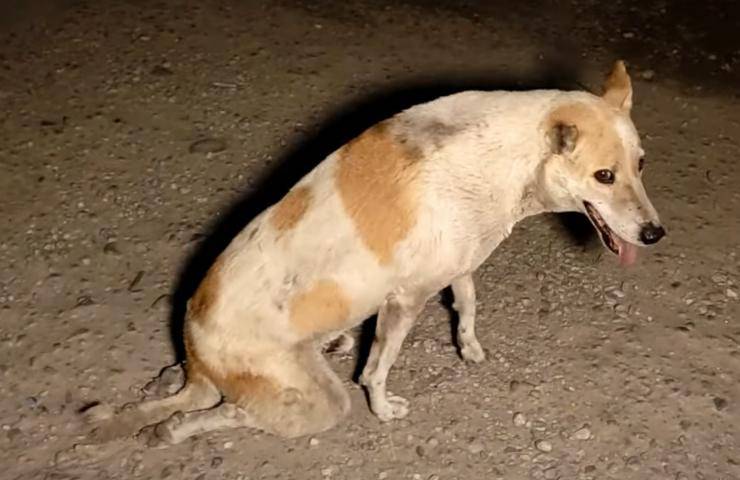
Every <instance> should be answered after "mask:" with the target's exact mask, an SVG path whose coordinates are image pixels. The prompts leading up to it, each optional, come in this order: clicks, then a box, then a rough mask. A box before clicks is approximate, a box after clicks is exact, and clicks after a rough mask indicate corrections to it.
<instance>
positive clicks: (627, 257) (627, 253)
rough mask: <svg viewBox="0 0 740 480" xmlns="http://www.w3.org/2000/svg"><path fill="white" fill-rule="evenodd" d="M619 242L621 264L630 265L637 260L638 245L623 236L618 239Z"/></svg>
mask: <svg viewBox="0 0 740 480" xmlns="http://www.w3.org/2000/svg"><path fill="white" fill-rule="evenodd" d="M617 243H618V244H619V264H620V265H622V266H623V267H628V266H630V265H632V264H633V263H635V260H637V247H636V246H634V245H632V244H631V243H629V242H625V241H624V240H622V239H621V238H620V239H619V240H617Z"/></svg>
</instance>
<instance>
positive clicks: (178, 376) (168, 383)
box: [142, 364, 185, 398]
mask: <svg viewBox="0 0 740 480" xmlns="http://www.w3.org/2000/svg"><path fill="white" fill-rule="evenodd" d="M184 384H185V369H184V368H183V367H182V365H180V364H176V365H171V366H169V367H166V368H163V369H162V371H161V372H160V373H159V375H158V376H157V377H156V378H154V379H152V380H151V381H150V382H149V383H147V384H146V385H144V388H142V391H143V392H144V394H145V395H147V396H155V397H160V398H161V397H166V396H169V395H173V394H175V393H176V392H177V391H178V390H180V389H181V388H182V387H183V385H184Z"/></svg>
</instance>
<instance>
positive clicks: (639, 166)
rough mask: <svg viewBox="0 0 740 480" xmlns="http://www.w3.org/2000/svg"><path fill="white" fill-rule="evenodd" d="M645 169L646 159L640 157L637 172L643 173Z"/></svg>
mask: <svg viewBox="0 0 740 480" xmlns="http://www.w3.org/2000/svg"><path fill="white" fill-rule="evenodd" d="M643 168H645V157H640V161H639V162H637V170H638V171H640V172H642V169H643Z"/></svg>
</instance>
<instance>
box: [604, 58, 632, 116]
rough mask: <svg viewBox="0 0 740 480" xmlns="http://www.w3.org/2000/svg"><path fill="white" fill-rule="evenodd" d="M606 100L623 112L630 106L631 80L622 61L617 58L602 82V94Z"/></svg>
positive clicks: (628, 109) (627, 110)
mask: <svg viewBox="0 0 740 480" xmlns="http://www.w3.org/2000/svg"><path fill="white" fill-rule="evenodd" d="M602 98H603V99H604V100H606V102H607V103H608V104H610V105H612V106H614V107H616V108H618V109H620V110H623V111H624V112H629V111H630V109H631V108H632V81H631V80H630V76H629V74H628V73H627V67H625V65H624V61H622V60H617V62H616V63H615V64H614V68H612V72H611V73H610V74H609V76H608V77H607V78H606V81H605V82H604V95H603V96H602Z"/></svg>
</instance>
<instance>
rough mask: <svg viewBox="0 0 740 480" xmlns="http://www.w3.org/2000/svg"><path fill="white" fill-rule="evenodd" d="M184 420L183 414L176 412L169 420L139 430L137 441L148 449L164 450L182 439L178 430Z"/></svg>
mask: <svg viewBox="0 0 740 480" xmlns="http://www.w3.org/2000/svg"><path fill="white" fill-rule="evenodd" d="M184 418H185V415H184V414H183V413H182V412H175V413H174V414H172V416H170V418H168V419H167V420H164V421H162V422H159V423H157V424H155V425H147V426H146V427H144V428H142V429H141V430H139V433H137V434H136V439H137V440H138V441H139V442H140V443H142V444H143V445H144V446H146V447H148V448H164V447H167V446H169V445H174V444H176V443H179V441H180V440H181V439H180V438H179V435H178V429H179V427H180V425H181V424H182V422H183V420H184Z"/></svg>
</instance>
